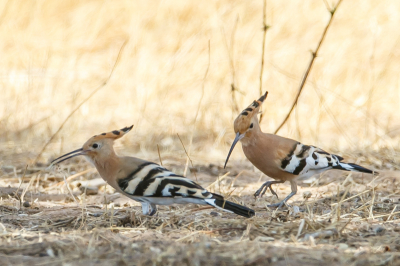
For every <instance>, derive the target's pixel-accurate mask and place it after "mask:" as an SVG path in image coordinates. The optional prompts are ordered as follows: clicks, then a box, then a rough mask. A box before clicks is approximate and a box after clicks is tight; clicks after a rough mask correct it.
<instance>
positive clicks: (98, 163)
mask: <svg viewBox="0 0 400 266" xmlns="http://www.w3.org/2000/svg"><path fill="white" fill-rule="evenodd" d="M92 160H93V164H94V166H95V167H96V169H97V171H98V172H99V174H100V176H101V177H102V178H103V179H104V180H105V181H107V183H109V184H110V185H111V186H113V185H112V184H111V183H110V182H111V181H112V180H113V179H114V178H115V176H116V175H117V173H118V169H119V167H120V161H121V159H120V157H118V156H117V155H116V154H115V152H114V150H112V151H110V152H109V153H108V154H107V155H102V156H98V157H95V158H92Z"/></svg>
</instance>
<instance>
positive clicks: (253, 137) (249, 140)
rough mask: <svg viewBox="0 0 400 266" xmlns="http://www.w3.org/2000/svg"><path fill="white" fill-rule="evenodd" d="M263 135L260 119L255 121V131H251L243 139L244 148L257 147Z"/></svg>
mask: <svg viewBox="0 0 400 266" xmlns="http://www.w3.org/2000/svg"><path fill="white" fill-rule="evenodd" d="M262 134H263V132H262V131H261V128H260V124H259V123H258V119H255V120H254V121H253V129H252V130H251V131H248V132H247V133H246V135H245V136H244V138H242V139H241V140H240V141H241V142H242V145H243V146H249V145H256V143H257V141H258V140H259V138H260V137H261V136H262Z"/></svg>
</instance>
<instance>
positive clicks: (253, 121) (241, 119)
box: [224, 91, 268, 168]
mask: <svg viewBox="0 0 400 266" xmlns="http://www.w3.org/2000/svg"><path fill="white" fill-rule="evenodd" d="M267 95H268V91H266V92H265V94H264V95H262V96H261V97H260V99H258V100H257V101H253V103H252V104H250V105H249V107H247V108H246V109H244V110H243V111H242V112H241V113H240V114H239V115H238V117H236V119H235V122H234V123H233V128H234V130H235V134H236V136H235V140H234V141H233V143H232V146H231V149H230V150H229V153H228V157H227V158H226V161H225V165H224V168H225V167H226V164H227V163H228V160H229V156H231V153H232V151H233V148H235V145H236V143H238V141H239V140H241V139H243V138H244V137H251V135H252V133H253V130H255V129H259V125H258V117H257V115H258V113H259V111H260V107H261V105H262V104H263V102H264V100H265V99H266V98H267Z"/></svg>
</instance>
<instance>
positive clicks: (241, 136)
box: [224, 132, 246, 168]
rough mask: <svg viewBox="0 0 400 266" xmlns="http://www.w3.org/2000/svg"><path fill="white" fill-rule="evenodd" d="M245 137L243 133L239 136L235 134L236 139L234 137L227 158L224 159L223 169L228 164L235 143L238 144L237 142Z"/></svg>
mask: <svg viewBox="0 0 400 266" xmlns="http://www.w3.org/2000/svg"><path fill="white" fill-rule="evenodd" d="M245 135H246V132H245V133H243V134H240V133H239V132H238V133H236V137H235V140H234V141H233V143H232V146H231V149H230V150H229V153H228V157H226V161H225V165H224V168H225V167H226V164H227V163H228V160H229V157H230V156H231V153H232V151H233V149H234V148H235V145H236V143H238V141H239V140H241V139H242V138H244V136H245Z"/></svg>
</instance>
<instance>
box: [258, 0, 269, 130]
mask: <svg viewBox="0 0 400 266" xmlns="http://www.w3.org/2000/svg"><path fill="white" fill-rule="evenodd" d="M268 29H269V26H268V25H267V0H264V5H263V32H264V35H263V39H262V50H261V68H260V95H262V94H263V89H262V84H263V73H264V55H265V41H266V39H267V30H268ZM261 108H262V107H261ZM262 118H263V113H261V115H260V123H261V120H262Z"/></svg>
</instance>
